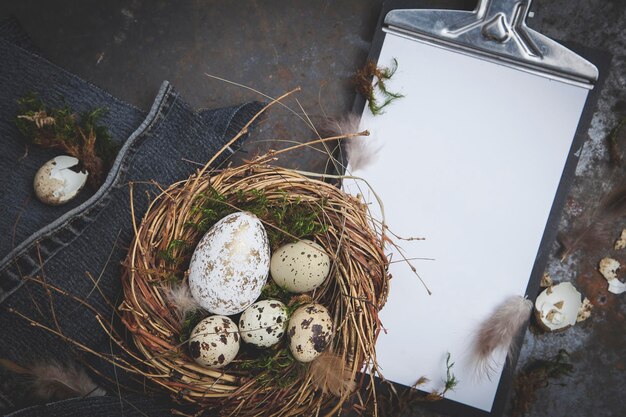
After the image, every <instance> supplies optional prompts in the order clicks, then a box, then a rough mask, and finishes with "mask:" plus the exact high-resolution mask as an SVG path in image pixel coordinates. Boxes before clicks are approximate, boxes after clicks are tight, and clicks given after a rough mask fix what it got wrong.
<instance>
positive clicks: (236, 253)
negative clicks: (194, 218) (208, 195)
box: [189, 212, 270, 315]
mask: <svg viewBox="0 0 626 417" xmlns="http://www.w3.org/2000/svg"><path fill="white" fill-rule="evenodd" d="M269 267H270V249H269V242H268V240H267V233H266V232H265V228H264V227H263V224H262V223H261V221H260V220H259V219H258V218H257V217H256V216H255V215H253V214H251V213H243V212H238V213H233V214H229V215H228V216H226V217H224V218H223V219H221V220H220V221H218V222H217V223H215V225H213V227H211V229H209V231H208V232H207V233H206V234H205V235H204V236H203V237H202V239H201V240H200V243H198V246H197V247H196V249H195V251H194V253H193V255H192V257H191V262H190V264H189V289H190V290H191V295H192V296H193V298H194V299H195V300H196V301H198V303H199V304H200V305H201V306H202V307H203V308H205V309H207V310H208V311H210V312H211V313H214V314H222V315H232V314H237V313H240V312H242V311H243V310H245V309H246V308H247V307H248V306H249V305H250V304H252V303H253V302H254V301H255V300H256V299H257V298H259V296H260V295H261V290H262V289H263V286H264V285H265V283H266V282H267V276H268V273H269Z"/></svg>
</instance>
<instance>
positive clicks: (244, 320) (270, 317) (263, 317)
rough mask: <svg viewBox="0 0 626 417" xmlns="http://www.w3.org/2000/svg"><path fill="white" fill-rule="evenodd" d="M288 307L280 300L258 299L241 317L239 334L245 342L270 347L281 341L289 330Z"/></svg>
mask: <svg viewBox="0 0 626 417" xmlns="http://www.w3.org/2000/svg"><path fill="white" fill-rule="evenodd" d="M287 319H288V317H287V307H285V305H284V304H283V303H281V302H280V301H278V300H263V301H257V302H256V303H254V304H252V305H251V306H250V307H248V308H247V309H246V310H245V311H244V312H243V313H242V314H241V318H240V319H239V334H240V335H241V338H242V339H243V341H244V342H246V343H250V344H252V345H255V346H258V347H269V346H272V345H275V344H276V343H278V342H280V339H281V338H282V337H283V334H284V333H285V330H287V321H288V320H287Z"/></svg>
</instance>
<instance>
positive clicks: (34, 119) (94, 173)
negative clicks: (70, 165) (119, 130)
mask: <svg viewBox="0 0 626 417" xmlns="http://www.w3.org/2000/svg"><path fill="white" fill-rule="evenodd" d="M17 104H18V114H17V116H16V118H15V125H16V127H17V129H18V130H19V131H20V133H21V134H22V136H23V137H24V139H25V140H26V141H27V142H28V143H29V144H34V145H38V146H41V147H42V148H47V149H59V150H62V151H64V152H65V153H67V154H68V155H71V156H73V157H76V158H78V160H79V161H80V162H81V164H82V166H83V168H84V169H86V170H87V171H89V174H90V177H89V179H88V181H89V182H90V184H91V185H92V186H94V187H97V186H99V185H100V183H101V182H102V180H103V178H104V171H105V170H106V169H108V168H109V167H110V166H111V164H112V163H113V160H114V159H115V157H116V155H117V151H118V147H117V145H115V143H113V141H112V139H111V135H110V134H109V131H108V129H107V128H106V127H105V126H102V125H101V124H100V121H101V119H102V118H103V117H104V116H105V115H106V114H107V112H108V110H107V109H105V108H96V109H94V110H91V111H88V112H85V113H83V114H81V115H77V114H76V113H75V112H74V111H72V109H70V108H69V106H67V105H65V106H62V107H58V108H48V107H47V106H46V105H45V103H44V102H43V101H42V100H41V99H40V98H39V96H38V95H37V94H36V93H29V94H27V95H26V96H24V97H22V98H21V99H19V100H18V101H17ZM81 169H82V168H81Z"/></svg>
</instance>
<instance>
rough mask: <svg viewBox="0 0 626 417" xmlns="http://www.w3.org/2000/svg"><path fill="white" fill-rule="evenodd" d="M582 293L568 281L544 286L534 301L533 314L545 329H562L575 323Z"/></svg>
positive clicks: (551, 330) (580, 305) (552, 330)
mask: <svg viewBox="0 0 626 417" xmlns="http://www.w3.org/2000/svg"><path fill="white" fill-rule="evenodd" d="M581 307H582V295H581V294H580V293H579V292H578V291H577V290H576V288H574V286H573V285H572V284H571V283H569V282H562V283H560V284H558V285H553V286H551V287H548V288H546V289H545V290H544V291H543V292H542V293H541V294H539V296H538V297H537V300H536V301H535V316H536V317H537V321H538V322H539V325H540V326H541V327H542V328H543V329H544V330H547V331H550V332H554V331H559V330H564V329H566V328H568V327H570V326H573V325H574V324H576V319H577V318H578V313H579V310H580V309H581Z"/></svg>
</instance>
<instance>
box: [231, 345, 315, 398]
mask: <svg viewBox="0 0 626 417" xmlns="http://www.w3.org/2000/svg"><path fill="white" fill-rule="evenodd" d="M239 368H240V369H243V370H247V371H250V373H252V374H254V375H256V378H255V379H256V381H257V383H259V384H261V385H263V386H268V385H273V386H278V387H280V388H286V387H289V386H290V385H292V384H293V383H295V382H296V381H297V380H298V377H299V375H300V374H301V372H302V371H303V370H304V367H303V365H302V364H301V363H300V362H298V361H296V360H295V358H294V357H293V355H292V354H291V352H290V351H289V349H286V348H283V349H279V350H276V351H275V350H271V351H265V352H264V353H263V354H261V355H260V356H259V357H257V358H254V359H248V360H244V361H241V363H239Z"/></svg>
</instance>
